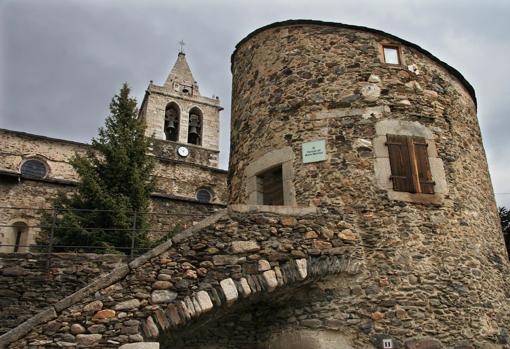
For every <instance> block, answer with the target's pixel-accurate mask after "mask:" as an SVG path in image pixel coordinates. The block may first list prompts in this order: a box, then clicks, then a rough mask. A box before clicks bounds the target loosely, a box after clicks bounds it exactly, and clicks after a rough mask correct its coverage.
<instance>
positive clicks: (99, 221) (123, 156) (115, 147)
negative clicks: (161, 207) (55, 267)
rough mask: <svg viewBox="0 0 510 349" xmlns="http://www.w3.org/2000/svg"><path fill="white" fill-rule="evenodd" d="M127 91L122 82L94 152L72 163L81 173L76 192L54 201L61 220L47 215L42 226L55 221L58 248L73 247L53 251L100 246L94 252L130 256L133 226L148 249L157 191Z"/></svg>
mask: <svg viewBox="0 0 510 349" xmlns="http://www.w3.org/2000/svg"><path fill="white" fill-rule="evenodd" d="M129 92H130V90H129V87H128V85H127V84H124V85H123V86H122V88H121V90H120V93H119V94H118V95H115V97H114V98H113V99H112V101H111V103H110V115H109V116H108V117H107V118H106V121H105V125H104V127H102V128H100V129H99V134H98V137H97V138H95V139H93V140H92V144H91V146H90V149H88V151H87V152H86V154H84V155H79V154H75V156H74V157H73V158H72V159H71V162H70V163H71V165H72V166H73V168H74V170H75V171H76V172H77V173H78V175H79V183H78V187H77V190H76V192H75V193H73V194H71V195H65V194H62V195H60V196H58V197H57V198H56V200H55V202H54V204H55V205H54V206H55V208H56V209H57V210H56V212H57V216H56V217H50V216H49V215H46V217H45V218H44V221H45V223H44V226H46V227H49V226H51V223H52V221H53V220H55V222H56V224H55V227H56V228H55V229H54V244H55V245H64V246H75V247H72V248H56V249H55V250H73V251H77V250H81V251H85V252H86V251H89V252H91V250H90V249H88V250H86V249H81V248H79V247H77V246H97V247H101V248H98V249H95V250H92V251H94V252H113V251H120V252H127V251H128V249H129V247H130V246H131V236H132V232H133V226H134V224H136V226H135V227H136V231H137V234H136V239H135V244H136V247H146V246H147V245H148V239H147V234H146V230H147V229H146V228H147V225H148V216H147V211H148V209H149V198H150V194H151V192H152V191H153V188H154V177H153V176H152V171H153V167H154V160H153V158H152V156H150V155H149V150H150V141H149V139H148V138H147V137H145V124H144V122H143V120H141V119H140V118H137V114H138V112H137V107H136V100H135V99H134V98H131V97H129ZM135 215H136V219H135ZM135 222H136V223H135ZM45 230H46V232H47V233H49V232H50V229H49V228H46V229H45Z"/></svg>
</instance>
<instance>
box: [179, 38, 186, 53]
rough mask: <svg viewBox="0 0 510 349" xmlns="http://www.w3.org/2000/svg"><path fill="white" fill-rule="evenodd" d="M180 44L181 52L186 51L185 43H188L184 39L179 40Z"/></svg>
mask: <svg viewBox="0 0 510 349" xmlns="http://www.w3.org/2000/svg"><path fill="white" fill-rule="evenodd" d="M179 45H181V53H184V45H186V43H185V42H184V40H181V41H179Z"/></svg>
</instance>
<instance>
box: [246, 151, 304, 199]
mask: <svg viewBox="0 0 510 349" xmlns="http://www.w3.org/2000/svg"><path fill="white" fill-rule="evenodd" d="M293 162H294V150H292V148H291V147H288V146H287V147H284V148H280V149H273V150H272V151H270V152H268V153H266V154H264V155H262V156H260V157H259V158H257V159H255V160H253V161H252V162H251V163H250V164H249V165H248V166H246V168H245V170H244V175H245V176H246V188H245V190H246V203H247V204H249V205H285V206H296V192H295V189H294V168H293Z"/></svg>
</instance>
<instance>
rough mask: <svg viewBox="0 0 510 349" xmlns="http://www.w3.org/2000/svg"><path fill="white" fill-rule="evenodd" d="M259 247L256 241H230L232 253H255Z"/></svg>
mask: <svg viewBox="0 0 510 349" xmlns="http://www.w3.org/2000/svg"><path fill="white" fill-rule="evenodd" d="M259 250H260V246H259V244H258V243H257V242H256V241H232V252H233V253H249V252H257V251H259Z"/></svg>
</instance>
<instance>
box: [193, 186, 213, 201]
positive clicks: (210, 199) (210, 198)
mask: <svg viewBox="0 0 510 349" xmlns="http://www.w3.org/2000/svg"><path fill="white" fill-rule="evenodd" d="M202 191H205V192H207V193H208V194H209V200H208V201H203V200H200V199H199V197H198V195H199V193H200V192H202ZM195 197H196V199H197V201H198V202H200V203H202V204H210V203H211V202H213V193H212V191H211V190H210V189H208V188H198V190H197V192H196V194H195Z"/></svg>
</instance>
